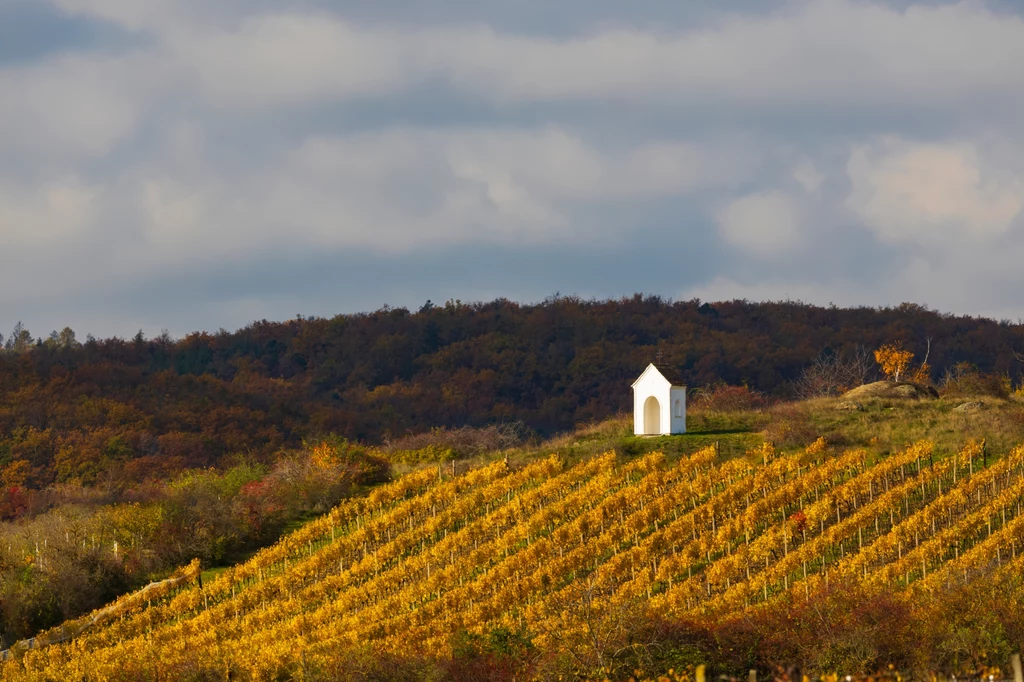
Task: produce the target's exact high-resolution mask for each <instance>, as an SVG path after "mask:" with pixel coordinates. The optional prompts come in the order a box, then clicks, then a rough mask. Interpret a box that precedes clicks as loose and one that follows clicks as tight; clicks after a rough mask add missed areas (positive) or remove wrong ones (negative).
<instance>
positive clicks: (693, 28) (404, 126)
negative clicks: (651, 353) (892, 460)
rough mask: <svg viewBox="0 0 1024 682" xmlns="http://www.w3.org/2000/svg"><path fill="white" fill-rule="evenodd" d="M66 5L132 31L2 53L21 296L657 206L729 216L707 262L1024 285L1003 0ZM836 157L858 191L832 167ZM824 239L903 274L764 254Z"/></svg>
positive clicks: (646, 216) (2, 166)
mask: <svg viewBox="0 0 1024 682" xmlns="http://www.w3.org/2000/svg"><path fill="white" fill-rule="evenodd" d="M0 1H2V0H0ZM51 1H52V2H53V3H54V4H56V5H57V6H59V7H61V8H63V9H64V10H65V11H66V12H67V13H69V14H72V15H76V16H89V17H93V18H99V19H102V20H103V21H107V22H111V23H113V24H115V25H117V26H119V27H121V28H122V29H124V30H125V31H127V32H129V33H130V34H131V36H130V41H129V42H130V43H131V46H130V47H125V44H123V43H122V44H121V46H120V47H110V48H109V49H103V48H99V49H97V48H96V46H95V45H93V46H90V47H89V48H83V49H79V50H78V51H77V52H76V51H75V49H67V50H63V51H62V50H56V51H54V52H50V53H48V54H47V55H46V56H43V57H41V58H39V59H37V60H35V61H28V62H20V63H5V64H0V158H2V159H3V161H2V162H0V235H2V236H3V237H4V238H5V241H4V243H3V249H2V252H0V260H3V263H4V268H3V272H2V273H0V276H2V277H3V278H4V279H3V282H4V283H5V284H7V285H8V289H7V291H8V293H7V295H8V296H12V295H13V294H11V293H10V292H11V291H13V289H10V284H11V283H16V282H17V281H19V279H20V278H23V277H25V276H28V275H31V274H32V273H33V272H35V271H37V270H38V269H39V268H41V267H46V266H47V265H48V264H50V265H51V266H52V264H56V266H55V267H50V273H51V275H50V277H51V279H50V280H48V281H47V282H46V283H43V284H40V285H39V288H34V289H33V291H32V292H31V293H30V294H27V295H28V296H37V298H38V297H40V296H42V295H43V294H39V291H41V290H42V288H45V287H49V288H48V289H46V291H47V292H50V293H48V294H46V295H51V294H52V297H53V299H52V300H54V301H58V300H60V299H61V294H62V293H63V292H65V291H68V290H71V289H72V288H73V289H74V290H75V291H79V292H89V291H98V292H100V293H103V292H106V291H109V290H110V289H111V288H112V287H113V286H115V285H113V284H111V282H113V281H116V282H117V284H116V286H118V287H125V288H131V287H132V286H133V285H135V284H136V283H146V282H153V281H155V278H156V277H163V276H167V275H168V274H169V273H170V274H171V275H174V274H175V273H181V272H185V271H188V272H189V273H190V274H191V273H197V274H202V273H210V272H220V268H221V267H222V266H223V265H230V266H232V267H234V268H236V270H237V271H243V270H244V269H245V267H246V263H249V262H255V261H256V260H257V259H261V258H266V257H267V256H268V255H273V254H277V253H284V252H289V255H291V256H293V257H296V259H297V260H299V261H301V254H309V253H316V254H342V253H344V252H346V251H351V250H358V251H360V252H363V251H369V252H374V253H376V254H378V255H379V254H384V256H385V257H388V256H394V255H402V254H410V253H419V252H422V251H427V250H434V251H444V250H446V249H452V248H455V247H462V246H464V245H479V244H499V245H510V246H515V247H517V248H522V249H526V248H531V249H534V250H535V251H536V252H537V253H543V252H544V251H545V250H550V249H552V248H555V247H557V248H564V247H565V246H566V245H576V244H582V245H586V246H587V247H588V248H595V249H597V248H600V249H605V250H606V251H607V250H610V249H612V248H615V247H616V246H617V245H620V244H624V243H629V242H631V241H632V239H633V237H634V236H635V235H634V234H632V233H631V231H633V230H636V229H640V228H637V227H636V226H642V229H650V230H652V231H658V232H659V233H660V234H668V233H669V232H670V228H675V229H676V234H677V239H678V241H676V242H673V243H671V244H669V245H668V246H666V248H679V249H680V250H683V249H685V248H686V247H687V246H689V245H690V244H691V243H692V242H693V239H694V238H695V237H697V235H695V234H694V233H695V232H696V230H698V229H700V228H699V227H694V225H699V224H701V222H702V219H701V217H700V216H706V215H707V214H708V213H711V214H712V215H713V216H714V217H715V219H716V227H717V229H718V232H717V234H718V236H720V238H721V240H722V243H723V244H724V246H725V247H726V248H727V250H729V253H727V254H726V255H725V256H724V257H723V258H722V261H721V262H717V263H703V264H702V266H703V267H706V268H707V269H710V270H713V271H714V275H712V276H711V279H714V277H715V276H717V277H719V278H720V279H719V280H715V281H717V282H719V285H716V286H721V287H727V286H732V285H731V284H729V283H730V282H732V283H733V284H735V283H737V282H739V283H740V284H738V285H736V286H742V287H748V289H740V290H741V291H750V292H754V291H758V290H764V289H765V287H767V290H768V291H777V292H778V293H779V294H780V295H781V294H782V293H784V290H783V289H780V287H790V288H792V291H789V293H790V295H792V296H794V297H796V296H800V295H801V293H802V292H810V293H813V292H818V293H819V294H822V295H824V293H823V292H834V293H835V298H836V300H837V302H839V301H850V302H862V301H863V302H890V301H897V302H898V301H900V300H906V299H914V298H916V297H918V296H920V297H921V300H923V301H924V302H928V303H932V304H935V305H940V306H941V305H944V302H948V304H949V305H950V306H953V305H956V306H966V307H969V306H970V303H971V300H972V297H977V298H979V299H980V300H985V301H993V300H996V299H997V298H998V296H1000V295H1002V294H1000V293H999V292H1005V291H1013V290H1016V289H1019V286H1017V285H1018V283H1017V282H1016V281H1015V280H1014V275H1013V272H1015V267H1014V265H1013V264H1014V263H1018V262H1020V261H1021V260H1022V259H1024V248H1022V247H1021V246H1019V245H1018V244H1017V241H1019V237H1020V236H1021V235H1019V234H1018V231H1017V230H1015V226H1017V225H1018V224H1020V220H1021V217H1020V216H1021V212H1022V210H1024V209H1022V207H1024V192H1022V189H1021V178H1022V177H1024V174H1022V172H1021V171H1022V168H1024V166H1022V164H1021V163H1020V161H1019V158H1020V156H1021V155H1020V154H1015V153H1010V152H1005V151H1000V149H999V146H1000V145H1001V146H1002V147H1003V149H1004V150H1005V149H1016V150H1017V151H1019V150H1020V149H1022V148H1024V138H1022V134H1021V132H1020V129H1019V125H1018V122H1019V120H1020V119H1021V117H1022V116H1024V70H1022V69H1021V68H1020V64H1022V63H1024V22H1022V20H1021V19H1020V18H1019V17H1017V16H1014V15H1011V14H1009V13H999V12H995V11H991V10H989V9H988V8H987V7H986V5H985V4H984V3H983V2H975V1H968V2H962V3H958V4H948V3H946V4H938V3H931V4H927V5H910V6H907V4H906V3H900V5H901V7H902V8H901V9H896V8H893V7H890V6H887V5H886V4H884V3H883V2H880V1H878V2H871V1H860V0H822V1H821V2H802V1H799V2H792V3H784V4H783V5H782V6H779V7H776V8H775V9H771V10H763V11H762V10H759V11H757V12H752V13H746V14H744V13H741V12H722V13H719V14H718V15H716V16H712V15H711V14H710V13H703V12H702V13H701V16H702V17H703V23H702V24H700V25H689V26H680V25H668V24H658V25H657V28H656V29H654V28H650V27H651V26H653V25H654V24H644V25H641V24H640V23H639V22H634V23H632V24H631V23H630V21H629V17H630V16H631V15H630V11H631V10H630V9H629V8H630V6H629V5H628V4H625V5H623V6H622V7H623V9H622V10H621V16H623V17H624V18H623V20H622V21H619V22H618V23H601V24H599V23H596V22H595V23H591V24H590V26H591V28H590V29H588V30H586V31H585V32H579V33H576V34H574V35H567V36H566V35H562V36H558V35H554V34H552V33H544V34H530V33H529V32H527V31H525V30H523V29H521V28H520V29H516V30H515V31H512V30H508V29H506V28H502V27H501V26H500V25H499V24H497V23H494V24H487V23H486V20H481V21H480V22H477V23H473V24H466V23H462V24H459V23H452V24H449V25H447V26H446V25H443V24H441V23H440V21H434V22H431V23H430V24H429V25H427V24H414V23H412V22H410V21H407V20H404V19H402V18H400V17H396V18H395V19H394V20H393V21H390V22H389V21H388V20H387V17H386V12H381V13H379V18H378V20H377V21H376V23H373V24H369V23H361V22H359V21H355V20H353V19H352V18H351V17H350V16H345V15H343V14H339V13H328V12H327V10H320V11H318V12H317V13H304V12H302V11H301V10H297V9H291V8H294V7H296V6H295V5H292V6H291V7H284V6H278V8H277V9H276V10H274V11H272V12H270V13H267V12H266V8H267V7H270V5H267V4H266V3H243V2H240V0H225V1H224V2H219V3H209V2H199V0H51ZM306 6H308V5H306ZM320 6H321V7H322V6H324V5H323V3H320ZM475 16H484V17H486V16H487V10H486V9H482V10H481V11H480V13H478V14H476V15H475ZM708 17H710V19H709V18H708ZM506 25H507V24H506ZM521 25H526V24H525V23H524V24H521ZM574 25H576V26H586V25H587V18H586V17H580V18H579V21H576V22H574ZM950 36H955V37H956V39H955V40H951V38H950ZM453 91H454V92H453ZM908 121H909V122H910V123H909V124H908ZM911 127H912V132H907V131H908V128H911ZM808 128H811V129H813V130H807V129H808ZM838 129H844V130H842V132H839V133H837V132H835V131H836V130H838ZM978 131H984V135H985V136H986V139H982V134H981V133H980V132H978ZM910 134H913V135H920V136H921V137H920V138H919V139H917V140H916V141H913V142H911V141H908V140H907V139H906V137H907V136H908V135H910ZM880 135H890V137H880ZM899 135H902V136H903V137H902V138H901V137H899ZM950 140H954V141H953V142H950ZM986 140H998V141H999V143H998V144H997V143H992V142H990V141H986ZM851 149H852V151H850V152H849V154H847V150H851ZM836 150H841V156H842V159H841V160H840V159H839V158H838V156H836V154H835V153H836ZM844 170H845V171H846V173H847V175H848V178H849V180H850V183H851V191H850V193H849V196H848V197H846V198H845V199H844V198H839V199H836V197H834V196H833V195H832V192H833V191H834V189H835V186H836V185H838V184H839V183H837V182H826V178H827V179H829V180H837V179H839V178H841V177H842V173H843V172H844ZM679 198H685V201H675V200H677V199H679ZM669 200H673V201H669ZM634 216H637V219H635V220H634V219H633V217H634ZM652 216H653V217H652ZM666 216H669V217H666ZM851 216H853V217H855V218H856V219H857V221H859V222H860V223H863V224H866V225H868V226H869V227H870V228H871V230H872V232H870V233H868V232H865V231H864V230H862V229H860V228H856V227H854V228H851V227H850V223H851V222H854V221H851ZM812 219H813V225H814V226H815V228H816V229H815V230H814V231H812V230H810V229H809V227H810V226H811V224H812ZM659 221H660V222H659ZM14 226H16V227H14ZM876 233H877V235H879V237H878V238H875V237H874V235H875V234H876ZM697 238H698V239H699V237H697ZM831 239H837V240H841V241H838V242H836V243H841V244H842V249H843V251H842V256H843V257H844V258H848V259H850V260H854V261H855V260H857V259H864V258H868V257H869V256H868V255H866V254H868V253H872V254H877V253H878V252H879V250H884V251H885V254H886V255H887V256H888V257H889V258H890V259H891V261H892V268H893V271H894V273H893V274H890V275H887V276H882V277H880V278H878V279H877V281H876V280H872V281H867V280H868V279H869V278H872V277H874V275H872V274H863V275H860V274H857V272H856V269H855V268H850V270H849V272H847V275H846V276H848V277H849V278H850V281H845V280H840V279H830V277H833V275H831V274H827V275H821V274H820V273H821V271H822V270H823V269H824V268H817V269H815V270H814V271H815V272H818V273H819V275H818V276H817V279H814V278H813V277H811V276H810V274H808V279H806V280H801V281H798V282H797V283H796V284H797V285H800V287H802V288H800V287H797V286H796V285H794V284H791V283H790V282H789V281H788V280H786V278H782V279H779V275H778V273H775V272H768V273H767V274H766V272H765V271H762V272H761V274H760V275H759V276H755V274H754V271H755V270H756V267H757V266H758V265H760V266H761V267H762V268H768V267H770V266H772V265H777V263H779V262H780V261H782V260H784V259H785V258H786V257H788V256H789V255H790V254H801V255H802V254H804V253H806V252H809V251H810V249H812V248H817V247H820V246H822V245H823V244H824V242H825V241H826V240H831ZM80 243H88V244H89V245H91V246H90V248H92V247H95V249H94V251H91V252H90V253H89V255H88V257H83V256H82V255H81V254H80V253H78V252H77V249H78V244H80ZM805 244H807V245H808V246H806V247H805V246H804V245H805ZM919 244H927V245H928V248H927V249H919V248H918V249H914V248H912V247H913V246H915V245H919ZM908 245H911V246H910V247H908ZM42 251H47V254H46V255H47V258H42V257H40V258H38V259H35V254H37V253H38V252H42ZM911 251H913V252H915V253H917V258H918V259H919V260H918V261H917V262H916V264H913V265H912V264H911V263H910V261H909V260H908V258H909V257H908V256H907V255H906V254H907V253H908V252H911ZM922 252H926V253H922ZM26 254H27V255H26ZM742 255H752V256H754V257H755V258H743V257H738V256H742ZM29 256H31V257H29ZM758 258H760V259H761V261H760V263H759V262H758ZM837 262H838V261H837ZM993 262H999V263H1000V264H1001V265H1000V267H999V268H993V267H992V266H991V264H992V263H993ZM952 263H956V269H957V272H958V278H950V277H949V276H948V275H944V274H943V273H944V272H946V271H947V270H948V269H950V268H951V267H952V266H951V264H952ZM623 265H624V270H626V271H630V270H631V268H632V265H633V264H630V263H624V264H623ZM741 267H743V268H747V269H749V270H750V272H749V273H748V276H749V277H750V279H744V278H743V277H740V276H739V275H738V274H737V272H739V271H738V270H737V268H741ZM864 270H869V271H872V268H864ZM895 272H900V273H904V272H909V273H912V275H907V276H903V275H899V276H897V275H896V274H895ZM590 277H592V275H590V274H589V273H587V272H584V271H583V268H582V266H579V269H578V270H577V271H575V272H568V271H567V272H566V273H565V274H564V279H559V280H558V283H557V285H558V286H560V287H562V283H563V282H567V283H569V284H568V286H566V287H563V290H568V289H569V288H570V287H572V284H571V282H573V281H576V279H574V278H579V281H581V282H583V283H582V284H580V285H579V288H580V289H587V288H593V287H595V286H597V285H595V284H593V282H594V281H595V280H594V279H588V278H590ZM835 277H837V276H835ZM914 278H917V279H918V281H919V283H920V287H919V284H918V283H915V280H914ZM618 281H624V280H618ZM801 282H802V284H801ZM858 282H860V284H858ZM477 285H478V283H475V282H470V283H467V284H466V285H465V286H466V287H472V286H477ZM396 286H397V285H396ZM410 286H415V284H414V283H410ZM538 286H539V285H538ZM464 290H465V289H462V290H460V291H464ZM843 291H852V292H855V294H856V296H855V297H854V298H857V297H859V296H860V294H861V293H862V294H863V299H861V298H857V300H855V301H854V300H853V298H840V296H839V295H840V294H842V292H843ZM499 293H500V292H499ZM613 293H624V292H613ZM829 297H830V298H832V295H831V294H830V296H829ZM5 300H6V299H5ZM19 304H20V305H32V301H29V300H27V299H26V301H25V302H22V303H19ZM254 305H255V306H256V307H254V308H253V310H257V309H258V301H256V302H255V303H254ZM281 305H284V303H282V304H281ZM111 319H113V318H111Z"/></svg>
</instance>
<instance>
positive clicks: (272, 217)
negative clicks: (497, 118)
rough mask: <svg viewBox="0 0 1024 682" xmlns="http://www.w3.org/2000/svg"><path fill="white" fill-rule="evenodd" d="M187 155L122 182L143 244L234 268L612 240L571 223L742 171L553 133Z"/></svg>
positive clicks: (665, 147)
mask: <svg viewBox="0 0 1024 682" xmlns="http://www.w3.org/2000/svg"><path fill="white" fill-rule="evenodd" d="M179 138H180V136H173V138H172V139H173V140H174V141H175V143H174V144H175V146H177V144H176V141H177V140H178V139H179ZM192 145H193V143H192V142H190V143H189V145H187V146H189V147H192ZM193 152H194V153H196V154H199V156H198V157H195V158H185V159H184V160H181V159H179V161H178V165H179V168H178V171H177V173H176V174H174V175H168V174H167V172H166V167H163V168H161V169H157V168H155V169H154V170H153V172H151V173H148V174H143V175H142V177H141V178H140V179H139V180H138V181H137V182H136V183H135V185H134V186H135V187H136V189H134V190H133V192H134V194H135V195H136V196H137V197H138V200H137V207H136V211H137V212H138V214H139V216H140V220H141V222H142V224H143V225H145V230H146V239H147V242H148V243H149V244H150V245H152V246H154V247H158V248H159V249H160V250H161V253H162V255H163V256H164V257H165V258H166V257H168V256H169V254H174V253H179V254H187V253H191V252H192V251H194V245H195V244H198V243H202V245H203V249H202V251H203V253H204V254H205V255H206V257H209V258H231V259H238V258H245V257H247V256H248V255H251V254H252V253H257V252H268V251H272V250H274V249H278V248H298V249H300V250H301V249H311V248H312V249H319V248H332V249H339V248H351V247H357V248H365V249H369V250H372V251H378V252H385V253H388V252H392V253H394V252H407V251H409V250H412V249H416V248H423V247H430V248H440V247H444V246H447V245H454V244H470V243H500V244H516V245H519V246H522V245H524V244H537V245H542V244H550V243H559V242H561V243H566V242H569V241H572V240H586V241H589V240H597V241H605V242H607V241H609V240H612V241H618V240H621V239H622V238H624V236H623V235H622V234H621V233H620V231H619V229H618V226H617V225H614V224H610V223H590V222H588V223H582V222H580V221H577V220H574V219H573V216H574V215H575V214H576V213H577V212H578V211H580V210H581V209H584V208H586V207H589V206H592V205H594V204H595V203H599V204H607V203H609V202H628V201H642V200H646V199H650V198H652V197H658V196H680V195H686V194H687V193H691V192H692V191H694V190H696V189H699V188H707V187H713V186H716V185H719V184H730V183H733V182H735V181H736V178H737V177H742V175H743V173H744V169H743V168H742V167H741V166H730V165H729V163H728V161H727V160H728V157H729V155H728V153H725V154H721V155H716V156H717V161H716V162H715V163H712V162H710V161H709V162H708V163H707V167H708V168H709V169H711V171H712V172H709V173H707V175H702V174H701V172H700V169H701V167H702V165H703V162H704V160H705V159H709V158H710V157H712V156H713V154H712V152H711V151H710V150H705V149H702V148H699V147H695V146H691V145H687V144H684V143H679V142H676V141H666V142H646V143H641V144H638V145H635V146H632V147H624V148H619V149H614V150H608V149H601V148H598V147H596V146H594V145H593V144H592V143H590V142H589V141H587V140H585V139H584V138H582V137H579V136H576V135H572V134H570V133H567V132H566V131H564V130H561V129H559V128H556V127H551V126H548V127H544V128H541V129H536V130H529V129H526V130H521V129H489V130H488V129H482V130H461V131H446V132H440V131H434V130H430V129H422V128H397V129H391V130H384V131H379V132H372V133H363V134H356V135H349V136H313V137H310V138H308V139H307V140H305V141H304V142H303V143H302V144H301V145H300V146H299V147H298V148H297V149H294V150H286V151H284V152H283V153H282V154H281V155H280V156H279V157H276V158H274V159H273V160H272V161H270V162H268V163H266V164H264V165H262V166H261V167H259V168H242V169H239V168H219V167H217V166H215V165H213V164H208V163H204V161H203V159H202V157H201V151H199V150H198V149H197V148H194V147H193ZM185 156H186V157H187V156H188V155H185Z"/></svg>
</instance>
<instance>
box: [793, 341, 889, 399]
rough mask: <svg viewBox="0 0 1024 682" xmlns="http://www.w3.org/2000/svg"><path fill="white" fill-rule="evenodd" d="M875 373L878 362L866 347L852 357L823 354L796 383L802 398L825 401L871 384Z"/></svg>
mask: <svg viewBox="0 0 1024 682" xmlns="http://www.w3.org/2000/svg"><path fill="white" fill-rule="evenodd" d="M874 371H875V361H874V358H873V357H872V355H871V352H870V351H868V349H867V348H865V347H864V346H863V345H858V346H857V347H856V348H855V349H854V351H853V353H851V354H850V355H840V354H837V353H828V352H825V351H822V353H821V354H820V355H818V357H816V358H815V359H814V360H813V361H812V362H811V364H810V366H808V367H807V368H806V369H804V371H803V373H802V374H801V375H800V378H799V379H798V380H797V382H796V391H797V395H799V396H800V397H801V398H821V397H826V396H833V395H838V394H840V393H843V392H844V391H847V390H849V389H851V388H854V387H856V386H860V385H861V384H864V383H867V381H868V379H869V378H870V377H871V375H872V373H873V372H874Z"/></svg>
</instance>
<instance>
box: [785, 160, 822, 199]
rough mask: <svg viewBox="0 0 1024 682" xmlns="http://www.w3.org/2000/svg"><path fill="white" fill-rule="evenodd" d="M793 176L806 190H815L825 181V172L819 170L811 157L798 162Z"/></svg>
mask: <svg viewBox="0 0 1024 682" xmlns="http://www.w3.org/2000/svg"><path fill="white" fill-rule="evenodd" d="M793 177H794V178H795V179H796V181H797V182H799V183H800V186H801V187H803V188H804V191H805V192H813V191H815V190H817V189H818V188H819V187H821V183H823V182H825V174H824V173H822V172H821V171H819V170H818V168H817V167H816V166H815V165H814V162H813V161H811V160H810V159H804V160H803V161H801V162H800V163H799V164H797V167H796V168H795V169H793Z"/></svg>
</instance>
